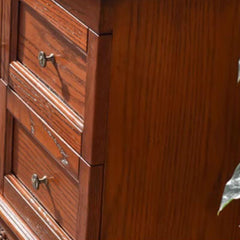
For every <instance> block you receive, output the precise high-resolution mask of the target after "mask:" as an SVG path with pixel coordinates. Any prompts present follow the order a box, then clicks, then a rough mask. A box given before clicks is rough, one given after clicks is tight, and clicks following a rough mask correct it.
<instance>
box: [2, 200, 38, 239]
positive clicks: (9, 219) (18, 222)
mask: <svg viewBox="0 0 240 240" xmlns="http://www.w3.org/2000/svg"><path fill="white" fill-rule="evenodd" d="M0 218H1V219H0V224H2V225H3V227H4V228H5V229H6V231H7V236H9V239H14V240H40V239H39V238H38V237H37V236H36V235H35V234H34V233H33V231H32V230H31V229H30V228H29V226H28V225H27V224H26V223H25V222H24V221H23V220H22V219H21V217H20V216H19V215H18V214H17V213H16V211H15V210H14V209H13V208H12V207H11V206H10V205H9V203H7V201H6V199H4V197H3V196H1V195H0ZM14 235H16V236H14Z"/></svg>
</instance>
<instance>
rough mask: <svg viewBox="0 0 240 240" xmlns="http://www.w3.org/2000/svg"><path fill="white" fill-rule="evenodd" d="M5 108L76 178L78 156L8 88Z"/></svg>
mask: <svg viewBox="0 0 240 240" xmlns="http://www.w3.org/2000/svg"><path fill="white" fill-rule="evenodd" d="M7 109H8V111H9V112H10V113H11V114H12V115H13V117H14V118H15V119H16V120H17V121H18V122H20V123H21V124H22V125H23V126H24V128H25V129H27V130H28V132H29V133H31V135H32V136H33V137H34V138H35V139H36V140H37V141H38V142H39V143H40V144H41V145H42V146H43V147H44V148H45V149H46V150H47V151H48V152H49V153H50V154H51V156H52V157H53V158H54V159H55V160H56V162H57V163H58V164H60V165H61V166H62V167H63V168H64V169H66V171H67V172H68V173H69V174H70V175H71V176H73V177H74V178H75V179H77V180H78V173H79V159H80V157H79V156H78V155H77V154H76V153H75V152H74V151H73V150H72V149H71V148H70V147H69V146H68V145H67V144H66V143H65V142H64V141H63V140H62V139H61V137H59V136H58V134H57V133H55V131H54V130H53V129H51V128H50V127H49V126H48V125H47V124H46V123H45V122H44V121H43V120H42V119H41V118H40V117H39V116H38V115H37V114H36V113H35V112H34V111H33V110H32V109H30V108H29V107H28V106H27V105H26V104H25V103H24V102H23V101H22V100H21V99H20V98H19V97H18V96H17V95H16V94H15V93H14V92H13V91H11V90H9V89H8V93H7Z"/></svg>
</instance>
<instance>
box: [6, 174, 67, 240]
mask: <svg viewBox="0 0 240 240" xmlns="http://www.w3.org/2000/svg"><path fill="white" fill-rule="evenodd" d="M4 187H5V191H4V197H5V198H6V199H7V201H8V202H10V204H11V206H12V207H13V208H14V209H16V212H17V213H18V214H19V215H20V216H21V219H17V218H16V217H15V216H14V217H13V220H15V219H16V220H17V223H15V224H13V226H12V227H13V228H15V227H16V226H18V225H20V230H24V228H23V229H22V227H21V224H22V222H26V223H27V224H28V226H26V230H27V229H28V228H29V227H30V228H31V229H32V230H33V231H34V233H35V234H36V239H38V238H39V239H49V240H57V239H64V240H65V239H66V240H70V237H69V236H68V235H67V234H66V233H65V232H64V231H63V230H62V229H61V228H60V227H59V225H58V224H57V222H56V221H55V220H54V219H53V218H52V216H51V215H49V213H48V212H47V211H46V209H45V208H43V207H42V205H40V204H39V202H38V201H37V200H36V199H35V198H34V197H33V196H32V195H31V194H30V193H29V192H28V191H27V189H26V188H25V187H24V186H23V185H22V184H21V183H20V182H19V180H17V179H16V177H14V176H12V175H8V176H6V177H5V179H4ZM9 212H10V213H11V209H10V211H9ZM5 215H7V214H6V213H4V216H5ZM15 231H16V232H17V233H18V231H19V230H17V229H16V230H15ZM20 233H21V232H20ZM18 234H19V233H18ZM27 234H29V233H28V232H27ZM35 234H34V235H35ZM25 239H31V240H32V239H35V238H24V240H25Z"/></svg>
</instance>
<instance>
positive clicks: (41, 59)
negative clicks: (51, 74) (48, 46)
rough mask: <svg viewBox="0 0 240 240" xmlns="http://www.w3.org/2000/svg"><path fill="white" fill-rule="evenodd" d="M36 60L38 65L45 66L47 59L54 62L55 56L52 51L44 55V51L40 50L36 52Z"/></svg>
mask: <svg viewBox="0 0 240 240" xmlns="http://www.w3.org/2000/svg"><path fill="white" fill-rule="evenodd" d="M38 61H39V65H40V67H42V68H45V67H46V66H47V62H48V61H50V62H52V63H55V57H54V54H53V53H51V54H50V55H49V56H46V54H45V52H43V51H40V52H39V54H38Z"/></svg>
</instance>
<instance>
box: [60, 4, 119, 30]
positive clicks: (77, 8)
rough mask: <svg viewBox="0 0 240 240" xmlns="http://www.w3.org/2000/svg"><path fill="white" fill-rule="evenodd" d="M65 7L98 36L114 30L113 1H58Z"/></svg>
mask: <svg viewBox="0 0 240 240" xmlns="http://www.w3.org/2000/svg"><path fill="white" fill-rule="evenodd" d="M57 2H59V3H60V4H61V5H62V6H63V7H65V8H66V9H68V10H69V11H70V12H71V13H72V14H73V15H75V16H76V17H77V18H79V19H80V20H81V21H82V22H83V23H85V24H86V25H87V26H88V27H90V28H91V29H92V30H93V31H95V32H96V33H98V34H103V33H110V32H112V28H113V17H114V12H113V5H114V2H115V1H113V0H70V1H69V0H57Z"/></svg>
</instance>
